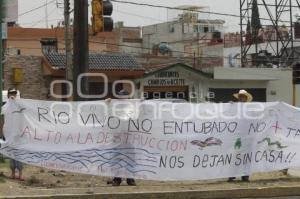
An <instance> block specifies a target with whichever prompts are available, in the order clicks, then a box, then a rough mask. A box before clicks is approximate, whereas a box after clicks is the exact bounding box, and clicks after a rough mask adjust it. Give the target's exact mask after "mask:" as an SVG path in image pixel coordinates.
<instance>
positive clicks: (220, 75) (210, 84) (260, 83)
mask: <svg viewBox="0 0 300 199" xmlns="http://www.w3.org/2000/svg"><path fill="white" fill-rule="evenodd" d="M166 71H176V72H178V73H179V74H180V79H182V78H183V79H185V85H186V86H189V91H190V92H191V91H193V90H194V91H195V92H196V93H197V94H198V99H197V100H196V101H197V102H204V101H205V98H206V97H208V95H209V93H208V92H209V88H244V89H247V88H249V89H250V88H265V89H266V98H267V101H268V102H270V101H283V102H286V103H288V104H292V102H293V96H292V71H291V70H280V69H251V68H250V69H249V68H248V69H226V68H215V74H214V76H215V77H214V79H213V78H208V77H205V76H203V75H202V74H199V73H196V72H193V71H192V70H187V69H185V68H183V67H180V66H176V67H173V68H170V69H168V70H166ZM149 79H156V78H155V74H153V75H150V76H147V77H145V78H144V79H142V80H140V81H141V89H140V90H139V92H143V87H144V86H147V82H148V80H149ZM298 89H299V88H298ZM299 90H300V89H299ZM298 98H299V97H298ZM298 101H299V99H298Z"/></svg>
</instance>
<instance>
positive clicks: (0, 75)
mask: <svg viewBox="0 0 300 199" xmlns="http://www.w3.org/2000/svg"><path fill="white" fill-rule="evenodd" d="M3 3H4V1H3V0H0V112H1V111H2V110H1V107H2V104H3V96H2V90H3V87H2V85H3V66H2V60H3V58H2V55H3V46H2V22H3V19H4V5H3ZM2 119H3V118H2V117H1V120H2ZM1 122H3V121H1Z"/></svg>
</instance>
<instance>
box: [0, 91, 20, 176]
mask: <svg viewBox="0 0 300 199" xmlns="http://www.w3.org/2000/svg"><path fill="white" fill-rule="evenodd" d="M17 93H18V91H17V90H16V89H14V88H9V89H8V91H7V98H8V99H11V100H14V99H16V97H17ZM5 110H6V106H5V105H4V106H2V112H1V114H2V115H3V114H4V113H5ZM3 124H4V119H2V121H1V137H2V138H3V139H4V140H5V136H4V135H3ZM10 169H11V179H19V180H20V181H24V178H23V177H22V171H23V164H22V163H21V162H19V161H17V160H13V159H10ZM16 170H18V171H19V176H18V178H16Z"/></svg>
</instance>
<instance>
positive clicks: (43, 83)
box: [4, 56, 49, 100]
mask: <svg viewBox="0 0 300 199" xmlns="http://www.w3.org/2000/svg"><path fill="white" fill-rule="evenodd" d="M15 67H18V68H22V69H23V77H24V78H23V82H22V83H19V84H15V83H14V82H13V68H15ZM9 87H15V88H17V89H18V90H20V92H21V97H22V98H28V99H41V100H44V99H47V95H48V90H49V89H48V88H49V82H48V80H46V79H45V77H44V75H43V67H42V57H39V56H9V57H7V62H6V63H5V64H4V89H5V90H7V89H8V88H9Z"/></svg>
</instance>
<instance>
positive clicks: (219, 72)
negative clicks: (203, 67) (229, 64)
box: [214, 68, 293, 104]
mask: <svg viewBox="0 0 300 199" xmlns="http://www.w3.org/2000/svg"><path fill="white" fill-rule="evenodd" d="M214 75H215V79H219V80H224V81H226V82H227V83H228V82H230V80H235V81H241V80H244V81H249V82H253V81H261V84H263V82H265V84H266V88H267V101H268V102H270V101H284V102H286V103H288V104H293V86H292V70H291V69H273V68H215V70H214ZM227 83H226V84H227Z"/></svg>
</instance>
